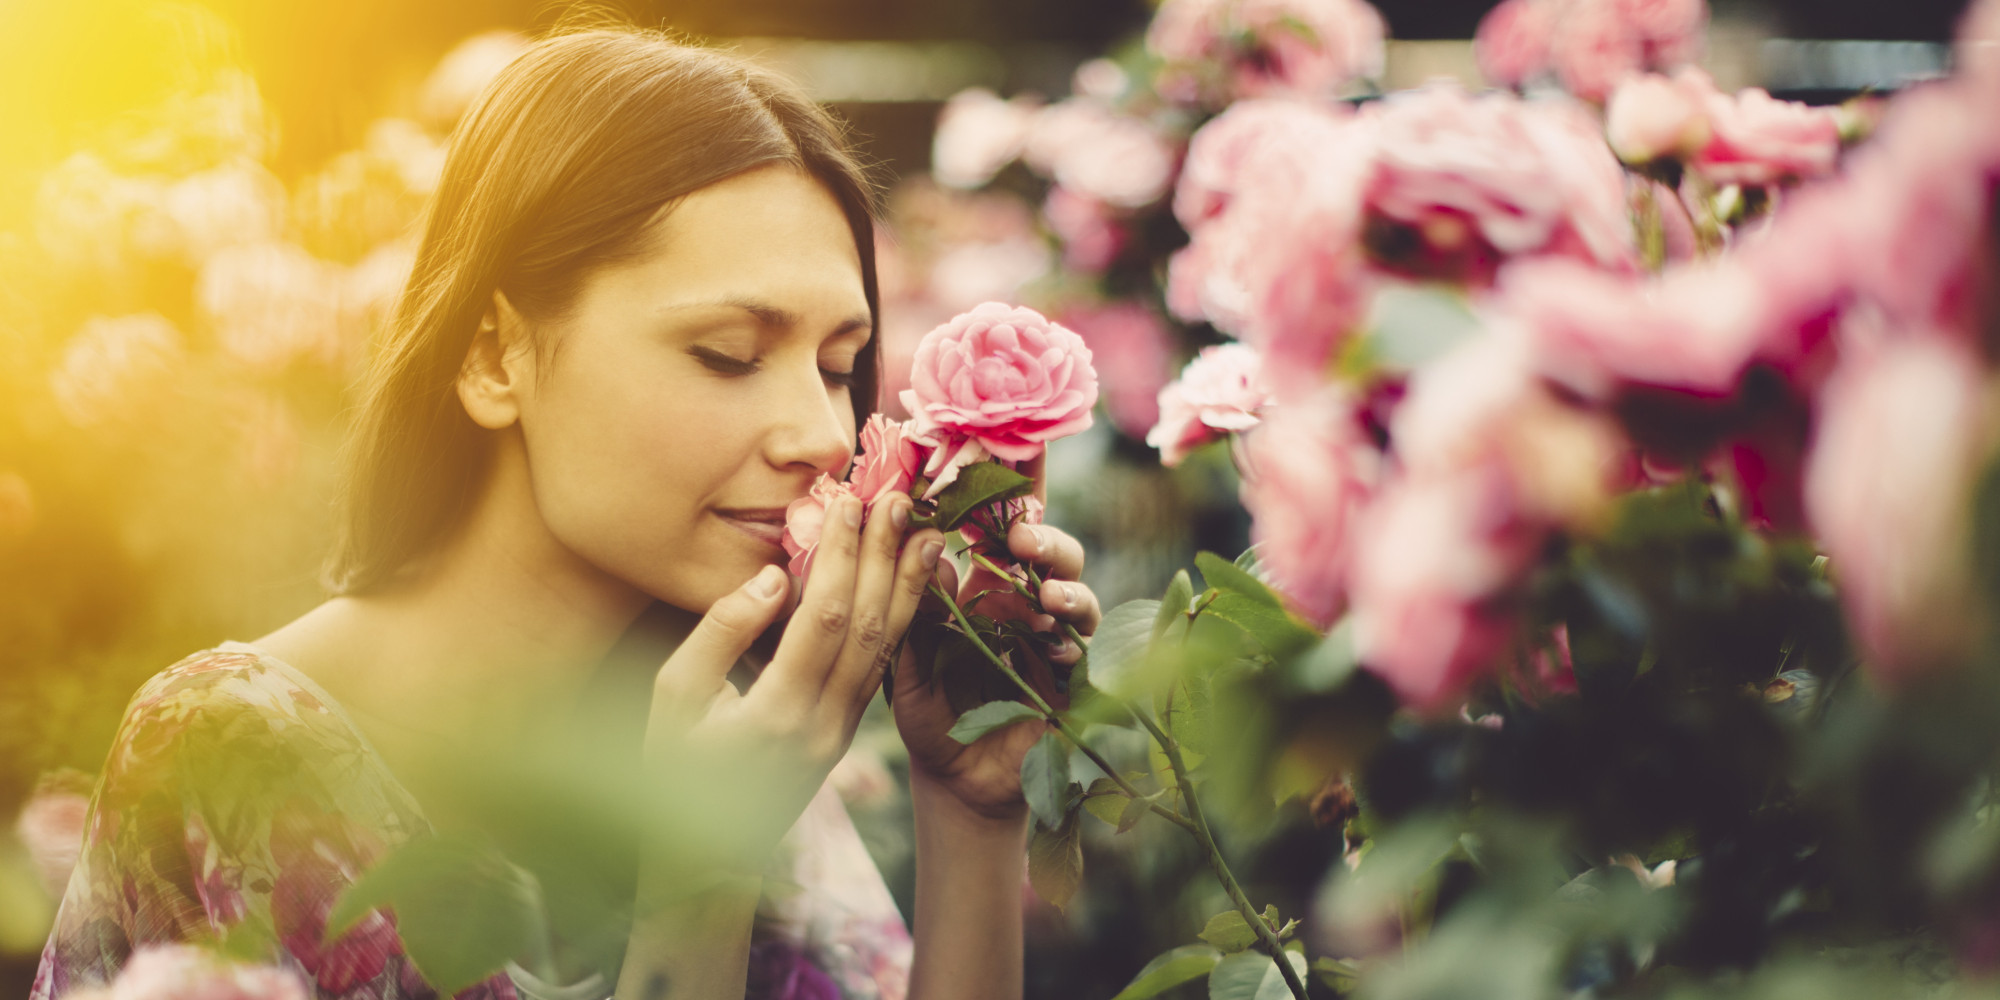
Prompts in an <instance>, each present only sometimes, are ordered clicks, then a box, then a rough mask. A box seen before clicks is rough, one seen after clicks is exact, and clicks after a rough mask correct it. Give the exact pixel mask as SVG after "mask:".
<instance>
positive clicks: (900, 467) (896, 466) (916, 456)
mask: <svg viewBox="0 0 2000 1000" xmlns="http://www.w3.org/2000/svg"><path fill="white" fill-rule="evenodd" d="M927 457H928V456H926V455H925V454H924V451H923V447H922V446H921V445H919V444H918V443H917V441H916V439H915V438H914V437H913V436H912V435H911V433H910V428H909V425H907V424H905V423H903V422H902V421H898V420H891V419H889V418H888V417H886V416H883V415H882V414H880V413H875V414H871V415H869V417H868V423H866V424H864V425H862V428H861V457H860V458H857V459H855V462H854V471H853V473H852V475H850V476H849V477H848V478H849V481H850V483H851V484H852V488H853V490H854V494H855V495H856V496H858V497H860V498H861V499H862V500H863V501H864V502H865V503H867V504H868V505H869V506H870V507H873V506H874V505H875V504H877V503H879V502H881V501H882V500H883V499H885V498H887V497H889V496H891V495H893V494H897V493H905V494H907V493H909V492H910V487H911V486H913V485H915V484H916V481H917V476H919V475H921V474H922V472H923V466H924V460H925V459H926V458H927ZM787 534H788V535H789V532H788V533H787Z"/></svg>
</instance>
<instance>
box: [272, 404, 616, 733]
mask: <svg viewBox="0 0 2000 1000" xmlns="http://www.w3.org/2000/svg"><path fill="white" fill-rule="evenodd" d="M496 451H497V454H496V455H495V456H494V462H493V466H492V468H491V470H490V471H489V474H488V475H487V476H486V481H485V487H484V489H483V490H482V492H481V493H480V495H479V497H478V498H477V500H476V502H475V503H474V504H473V506H472V509H471V511H470V512H469V515H468V517H467V518H466V521H465V523H464V524H463V525H462V526H461V528H460V530H459V531H458V533H457V534H456V535H455V536H454V537H453V538H452V539H451V540H450V541H449V542H448V543H447V544H446V545H445V546H444V548H443V549H442V550H440V551H439V552H438V553H437V554H436V555H435V556H434V557H433V558H432V559H431V560H429V562H428V564H427V565H426V566H425V567H424V568H423V570H422V572H421V573H419V574H417V575H416V576H414V577H413V578H412V579H409V580H407V581H404V582H401V583H398V584H396V585H394V586H393V587H391V588H388V589H386V590H384V591H382V592H380V593H371V594H367V595H363V596H355V597H342V598H335V599H334V600H332V601H329V602H327V603H326V604H324V605H321V606H320V607H319V608H318V609H316V610H315V611H313V612H312V613H310V614H308V615H306V616H305V617H304V618H301V619H299V620H298V621H296V622H293V623H292V624H291V625H288V626H286V627H285V628H282V629H280V630H278V631H277V632H274V633H272V634H271V635H270V636H267V637H265V638H264V639H262V640H259V644H260V645H262V646H264V647H265V648H267V649H269V650H270V651H271V652H272V653H273V654H275V655H277V656H279V657H280V658H282V659H286V660H288V661H290V662H292V663H293V664H294V665H297V666H299V667H300V668H301V669H304V670H305V671H306V672H307V673H309V674H313V675H315V677H316V679H319V680H321V681H322V683H325V684H327V685H328V686H329V687H330V688H332V689H333V690H334V693H335V695H336V696H338V697H340V698H341V700H342V701H344V702H348V703H349V704H350V705H353V706H354V707H357V708H361V709H362V710H363V711H367V712H370V713H371V714H375V715H377V716H380V717H384V718H389V719H396V720H399V721H409V720H413V719H418V718H421V719H423V720H426V722H427V723H428V724H430V726H435V727H437V728H441V729H444V730H445V731H449V730H450V729H451V728H453V720H452V719H450V718H440V717H439V710H440V709H444V708H455V709H460V710H463V711H464V712H465V713H468V719H467V722H468V723H469V724H473V725H480V726H490V725H496V724H497V725H509V724H511V723H514V722H516V721H518V720H520V719H521V718H522V717H523V716H525V715H528V714H532V713H533V712H534V711H535V710H537V709H538V708H541V707H545V706H547V705H549V704H551V703H552V699H554V700H557V701H556V703H560V702H561V701H566V700H567V699H569V698H571V697H573V696H574V695H575V693H576V692H577V690H578V689H579V688H580V687H581V686H582V684H583V683H584V682H585V681H586V680H587V679H588V677H589V674H590V672H591V671H592V670H593V669H594V668H595V667H596V665H597V664H598V663H599V662H600V661H602V660H603V659H604V657H605V656H606V654H608V653H609V652H610V651H611V649H612V647H613V646H614V645H615V644H616V643H617V642H618V639H619V637H620V636H621V635H623V634H624V632H625V631H626V630H627V629H628V628H629V627H630V626H631V625H632V623H633V621H634V620H635V619H637V618H638V617H639V615H640V614H641V613H642V612H643V611H645V609H646V607H647V605H648V604H649V603H651V599H650V598H649V597H648V596H647V595H646V594H645V593H643V592H641V591H639V590H638V589H637V588H635V587H633V586H631V585H630V584H628V583H626V582H625V581H623V580H620V579H617V578H615V577H612V576H610V575H609V574H606V573H605V572H604V571H602V570H600V569H599V568H597V567H596V566H595V565H592V564H591V563H590V562H588V561H587V560H585V559H583V558H582V557H580V556H578V555H577V554H576V553H575V552H572V551H571V550H570V549H569V548H568V547H567V546H565V545H564V544H563V543H562V542H561V541H560V540H559V539H557V538H556V537H555V535H554V534H552V533H551V532H550V530H549V528H548V525H547V523H546V522H545V521H544V520H543V518H542V515H541V512H540V510H539V509H538V508H537V506H536V503H535V499H534V493H533V490H532V489H531V488H530V482H529V479H528V474H527V461H526V456H525V454H524V453H523V451H522V446H521V442H520V439H519V436H518V435H517V434H507V435H506V436H504V437H503V439H502V440H501V441H500V442H499V447H498V448H497V449H496ZM451 714H452V715H456V714H458V713H457V712H452V713H451Z"/></svg>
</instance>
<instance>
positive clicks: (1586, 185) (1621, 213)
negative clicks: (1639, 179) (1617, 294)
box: [1366, 84, 1634, 284]
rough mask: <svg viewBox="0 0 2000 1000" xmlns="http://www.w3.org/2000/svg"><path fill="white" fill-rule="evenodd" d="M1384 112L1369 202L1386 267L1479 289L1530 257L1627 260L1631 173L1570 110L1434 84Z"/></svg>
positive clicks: (1389, 103)
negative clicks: (1501, 264)
mask: <svg viewBox="0 0 2000 1000" xmlns="http://www.w3.org/2000/svg"><path fill="white" fill-rule="evenodd" d="M1380 115H1381V126H1380V131H1379V133H1378V137H1377V152H1376V156H1375V161H1374V167H1373V170H1372V172H1371V173H1370V174H1369V175H1368V181H1367V187H1366V197H1367V208H1368V211H1369V213H1370V215H1371V218H1372V221H1371V241H1370V242H1371V250H1372V251H1373V253H1374V255H1375V256H1376V258H1377V259H1378V260H1380V261H1382V262H1383V263H1384V264H1385V265H1387V266H1391V267H1393V268H1395V269H1397V270H1403V271H1410V272H1414V273H1418V274H1422V275H1426V276H1447V277H1456V278H1460V279H1461V280H1467V281H1469V282H1470V283H1473V284H1483V283H1484V280H1485V279H1486V277H1487V276H1489V275H1490V274H1491V272H1492V270H1493V268H1494V267H1495V266H1497V262H1498V258H1500V257H1506V256H1514V255H1519V254H1526V253H1539V252H1572V253H1574V254H1576V255H1577V256H1580V257H1583V258H1585V259H1587V260H1591V261H1593V262H1595V263H1597V264H1599V265H1601V266H1607V267H1628V266H1630V264H1631V262H1632V259H1633V254H1634V251H1633V245H1632V237H1631V233H1630V226H1629V224H1628V223H1627V222H1626V221H1625V219H1626V216H1625V180H1624V173H1623V171H1621V170H1620V169H1619V167H1618V163H1617V161H1616V160H1615V159H1614V158H1613V157H1612V156H1611V155H1610V154H1609V153H1608V152H1607V151H1606V150H1605V148H1604V144H1603V141H1602V139H1600V138H1599V137H1598V135H1597V133H1596V130H1595V128H1594V126H1591V125H1589V124H1587V122H1586V121H1585V118H1584V116H1583V114H1582V113H1581V111H1580V110H1578V109H1576V108H1575V107H1574V106H1572V105H1568V104H1545V103H1539V102H1537V103H1524V102H1522V101H1521V100H1519V99H1518V98H1515V97H1513V96H1511V95H1507V94H1500V93H1490V94H1486V95H1482V96H1481V97H1478V98H1473V97H1472V96H1470V95H1468V94H1467V93H1466V92H1465V91H1464V90H1463V89H1461V88H1460V87H1458V86H1456V85H1452V84H1433V85H1431V86H1428V87H1424V88H1422V89H1419V90H1413V91H1404V92H1401V93H1398V94H1394V95H1391V96H1390V97H1389V98H1388V99H1387V100H1385V101H1384V102H1382V111H1381V113H1380ZM1384 226H1386V229H1385V228H1384Z"/></svg>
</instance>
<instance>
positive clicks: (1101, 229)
mask: <svg viewBox="0 0 2000 1000" xmlns="http://www.w3.org/2000/svg"><path fill="white" fill-rule="evenodd" d="M1042 218H1043V219H1046V220H1047V221H1048V224H1049V230H1050V231H1051V232H1053V233H1055V234H1056V239H1058V240H1061V241H1062V254H1063V267H1065V268H1068V269H1069V270H1071V271H1074V272H1077V273H1080V274H1102V273H1103V272H1104V269H1105V268H1107V267H1110V266H1111V262H1112V261H1115V260H1117V259H1118V254H1119V251H1121V250H1123V249H1125V230H1124V229H1123V228H1122V227H1121V226H1119V224H1118V221H1117V219H1115V218H1114V217H1113V216H1112V214H1111V210H1110V208H1109V207H1108V206H1106V205H1105V204H1104V203H1103V202H1101V201H1098V200H1097V199H1095V198H1091V197H1087V196H1084V195H1080V194H1077V193H1075V192H1073V191H1071V190H1070V189H1068V188H1066V187H1063V186H1062V185H1060V184H1058V185H1055V186H1053V187H1051V188H1049V199H1048V201H1046V202H1044V203H1043V205H1042Z"/></svg>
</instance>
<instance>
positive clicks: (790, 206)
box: [630, 166, 867, 312]
mask: <svg viewBox="0 0 2000 1000" xmlns="http://www.w3.org/2000/svg"><path fill="white" fill-rule="evenodd" d="M652 229H653V232H652V237H653V238H652V240H651V241H650V244H651V245H650V248H649V250H648V252H647V253H646V254H644V255H643V256H642V257H641V258H640V259H638V260H635V261H633V262H631V264H630V270H633V271H637V272H639V274H637V275H634V277H639V278H641V279H642V280H643V281H644V283H645V284H647V285H648V286H650V287H652V288H654V289H656V290H658V291H660V292H662V293H672V292H680V291H686V292H715V293H722V294H730V295H739V296H757V297H762V298H768V299H771V300H778V299H783V300H785V302H786V303H787V304H788V305H789V306H793V307H797V308H799V309H801V310H815V311H816V310H818V309H826V310H835V311H842V310H844V311H847V312H852V311H854V310H856V309H859V310H861V311H863V312H866V310H867V299H866V296H865V295H864V293H863V289H862V284H861V256H860V252H859V250H858V249H857V248H856V246H855V239H854V231H853V230H852V229H851V228H850V227H849V225H848V221H847V216H846V215H845V213H843V212H842V211H841V207H840V203H839V202H838V201H837V200H835V198H834V196H833V194H832V193H831V192H829V191H828V190H827V189H826V187H825V186H824V185H822V184H820V183H819V181H817V180H816V179H814V178H813V177H812V176H811V175H809V174H807V173H805V172H804V171H801V170H798V169H796V168H793V167H790V166H767V167H759V168H757V169H754V170H750V171H746V172H744V173H741V174H737V175H735V176H733V177H729V178H726V179H724V180H721V181H717V182H716V183H714V184H711V185H709V186H708V187H705V188H702V189H700V190H698V191H695V192H694V193H692V194H690V195H687V196H686V197H685V198H682V199H681V200H680V201H679V202H677V203H675V204H673V205H671V206H669V207H668V209H667V210H666V211H665V212H663V213H662V215H661V216H660V217H659V218H658V219H656V220H654V222H653V223H652Z"/></svg>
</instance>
